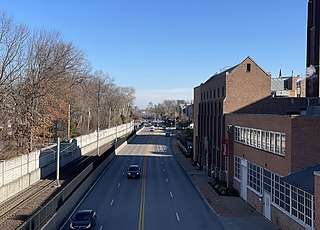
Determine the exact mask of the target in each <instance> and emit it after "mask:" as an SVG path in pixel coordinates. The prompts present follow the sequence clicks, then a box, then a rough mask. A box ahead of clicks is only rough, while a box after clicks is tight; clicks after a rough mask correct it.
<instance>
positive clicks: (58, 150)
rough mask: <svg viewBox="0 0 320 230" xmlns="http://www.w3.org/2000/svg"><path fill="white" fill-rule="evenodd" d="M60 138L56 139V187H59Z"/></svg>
mask: <svg viewBox="0 0 320 230" xmlns="http://www.w3.org/2000/svg"><path fill="white" fill-rule="evenodd" d="M60 186H61V185H60V137H58V143H57V185H56V187H60Z"/></svg>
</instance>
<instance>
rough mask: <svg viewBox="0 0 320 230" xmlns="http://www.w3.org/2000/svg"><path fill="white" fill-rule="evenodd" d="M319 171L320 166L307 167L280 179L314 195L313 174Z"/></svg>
mask: <svg viewBox="0 0 320 230" xmlns="http://www.w3.org/2000/svg"><path fill="white" fill-rule="evenodd" d="M315 171H320V164H316V165H313V166H309V167H307V168H304V169H301V170H299V171H296V172H293V173H291V174H289V175H288V176H286V177H283V178H282V179H283V180H284V181H285V182H287V183H289V184H291V185H294V186H296V187H298V188H301V189H303V190H305V191H307V192H309V193H311V194H314V174H313V173H314V172H315Z"/></svg>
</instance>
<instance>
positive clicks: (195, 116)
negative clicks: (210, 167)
mask: <svg viewBox="0 0 320 230" xmlns="http://www.w3.org/2000/svg"><path fill="white" fill-rule="evenodd" d="M193 97H194V98H193V100H194V102H193V103H194V106H193V123H194V127H193V150H192V151H193V160H194V161H196V160H197V156H198V151H197V150H198V148H197V145H198V143H197V142H196V141H197V136H198V129H199V120H198V115H199V103H200V99H201V98H200V97H201V88H200V86H198V87H195V88H194V91H193Z"/></svg>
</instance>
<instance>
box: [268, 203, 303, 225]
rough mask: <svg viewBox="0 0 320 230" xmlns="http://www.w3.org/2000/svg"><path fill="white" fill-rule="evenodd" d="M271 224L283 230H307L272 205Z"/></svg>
mask: <svg viewBox="0 0 320 230" xmlns="http://www.w3.org/2000/svg"><path fill="white" fill-rule="evenodd" d="M271 222H272V223H273V224H275V225H276V226H277V227H279V229H281V230H305V228H304V227H303V226H302V225H300V224H299V223H298V222H296V221H294V220H293V219H291V218H290V217H289V216H288V215H286V214H285V213H283V212H282V211H280V210H279V209H277V208H276V207H274V206H273V205H271Z"/></svg>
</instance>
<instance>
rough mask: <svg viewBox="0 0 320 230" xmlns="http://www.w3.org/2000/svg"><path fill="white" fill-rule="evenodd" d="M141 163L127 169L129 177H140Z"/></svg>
mask: <svg viewBox="0 0 320 230" xmlns="http://www.w3.org/2000/svg"><path fill="white" fill-rule="evenodd" d="M140 171H141V170H140V167H139V165H130V166H129V167H128V170H127V178H128V179H129V178H140Z"/></svg>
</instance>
